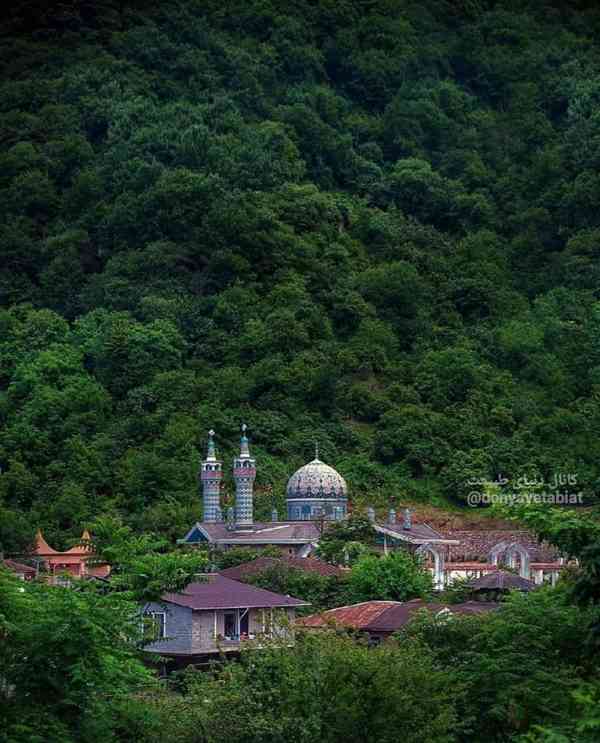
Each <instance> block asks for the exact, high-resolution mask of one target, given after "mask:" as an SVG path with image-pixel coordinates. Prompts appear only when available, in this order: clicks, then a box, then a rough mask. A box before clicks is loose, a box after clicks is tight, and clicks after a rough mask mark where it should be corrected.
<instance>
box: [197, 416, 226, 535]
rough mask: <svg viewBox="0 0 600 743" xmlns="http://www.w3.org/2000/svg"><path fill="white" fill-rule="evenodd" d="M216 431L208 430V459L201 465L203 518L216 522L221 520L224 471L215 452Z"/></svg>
mask: <svg viewBox="0 0 600 743" xmlns="http://www.w3.org/2000/svg"><path fill="white" fill-rule="evenodd" d="M214 436H215V432H214V431H213V429H212V428H211V429H210V431H209V432H208V446H207V450H206V459H205V460H204V461H203V462H202V464H201V465H200V481H201V483H202V520H203V521H209V522H214V521H218V520H219V515H220V511H221V508H220V503H219V500H220V495H221V478H222V477H223V471H222V469H221V462H218V461H217V456H216V453H215V441H214Z"/></svg>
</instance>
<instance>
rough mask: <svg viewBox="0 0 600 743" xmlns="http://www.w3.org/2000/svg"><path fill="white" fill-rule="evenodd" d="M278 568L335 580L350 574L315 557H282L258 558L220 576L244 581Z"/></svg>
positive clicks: (224, 571)
mask: <svg viewBox="0 0 600 743" xmlns="http://www.w3.org/2000/svg"><path fill="white" fill-rule="evenodd" d="M278 567H282V568H290V569H292V570H302V571H304V572H306V573H316V574H317V575H322V576H325V577H335V578H340V577H342V576H344V575H347V573H348V569H347V568H342V567H339V566H338V565H330V564H329V563H328V562H324V561H323V560H317V559H316V558H314V557H290V556H287V555H282V556H281V557H257V558H256V559H255V560H250V562H244V563H242V564H241V565H235V566H233V567H231V568H225V569H223V570H219V574H220V575H224V576H225V577H226V578H232V579H233V580H244V578H246V577H248V576H251V575H257V574H258V573H262V572H264V571H265V570H271V569H273V568H278Z"/></svg>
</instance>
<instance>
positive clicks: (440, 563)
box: [415, 544, 444, 590]
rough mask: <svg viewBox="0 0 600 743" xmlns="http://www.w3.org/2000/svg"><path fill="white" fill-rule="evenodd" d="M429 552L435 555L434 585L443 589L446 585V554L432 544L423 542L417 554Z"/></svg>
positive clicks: (437, 588)
mask: <svg viewBox="0 0 600 743" xmlns="http://www.w3.org/2000/svg"><path fill="white" fill-rule="evenodd" d="M427 553H429V554H430V555H431V556H432V557H433V587H434V588H435V589H436V590H442V588H443V587H444V556H443V555H442V554H441V553H440V552H438V551H437V549H436V548H435V547H434V546H433V545H431V544H422V545H421V546H420V547H418V549H417V550H416V552H415V554H417V555H425V554H427Z"/></svg>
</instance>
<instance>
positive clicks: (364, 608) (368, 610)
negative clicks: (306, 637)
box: [298, 601, 401, 629]
mask: <svg viewBox="0 0 600 743" xmlns="http://www.w3.org/2000/svg"><path fill="white" fill-rule="evenodd" d="M393 606H401V603H400V602H399V601H363V602H362V603H360V604H351V605H350V606H339V607H338V608H337V609H329V610H328V611H324V612H322V613H321V614H311V616H309V617H304V618H303V619H300V620H299V621H298V624H301V625H303V626H304V627H326V626H327V625H329V624H339V625H341V626H343V627H351V628H353V629H366V628H367V627H369V625H370V624H371V622H373V621H375V619H377V617H379V616H380V615H381V614H383V612H385V611H387V610H388V609H389V608H390V607H393Z"/></svg>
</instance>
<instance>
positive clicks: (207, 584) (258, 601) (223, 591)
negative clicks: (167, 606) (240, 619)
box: [162, 574, 308, 609]
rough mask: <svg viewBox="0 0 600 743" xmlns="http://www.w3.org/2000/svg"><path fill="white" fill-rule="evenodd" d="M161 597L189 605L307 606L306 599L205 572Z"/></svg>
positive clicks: (175, 602)
mask: <svg viewBox="0 0 600 743" xmlns="http://www.w3.org/2000/svg"><path fill="white" fill-rule="evenodd" d="M162 600H163V601H167V602H169V603H171V604H178V605H179V606H187V607H189V608H190V609H238V608H244V609H258V608H265V609H269V608H273V609H274V608H280V607H286V606H290V607H293V606H308V604H307V602H306V601H301V600H300V599H296V598H293V597H292V596H283V595H282V594H280V593H273V591H267V590H265V589H264V588H256V587H255V586H250V585H248V584H247V583H239V582H238V581H236V580H231V579H230V578H226V577H225V576H223V575H219V574H214V575H209V576H207V580H206V581H203V582H199V583H190V584H189V585H188V586H187V587H186V588H185V589H184V590H183V591H182V592H181V593H167V594H165V595H164V596H163V597H162Z"/></svg>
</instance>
